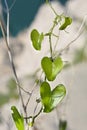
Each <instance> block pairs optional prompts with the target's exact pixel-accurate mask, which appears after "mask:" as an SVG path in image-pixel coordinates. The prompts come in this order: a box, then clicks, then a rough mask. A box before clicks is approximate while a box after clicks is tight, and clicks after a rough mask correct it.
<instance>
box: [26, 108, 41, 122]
mask: <svg viewBox="0 0 87 130" xmlns="http://www.w3.org/2000/svg"><path fill="white" fill-rule="evenodd" d="M42 110H43V107H41V109H40V111H39V112H38V113H37V114H36V115H35V116H34V117H33V116H29V117H24V119H30V118H33V119H34V120H35V119H36V118H37V117H38V116H39V115H40V113H41V112H42Z"/></svg>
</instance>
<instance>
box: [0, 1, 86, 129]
mask: <svg viewBox="0 0 87 130" xmlns="http://www.w3.org/2000/svg"><path fill="white" fill-rule="evenodd" d="M7 3H8V7H9V9H10V47H11V50H12V54H13V58H14V63H15V67H16V70H17V74H18V77H19V79H20V82H21V84H22V86H23V87H24V88H25V89H28V90H29V91H30V90H31V89H32V86H33V84H34V81H35V80H36V79H37V77H38V74H37V73H34V72H38V71H37V70H38V67H39V66H40V60H41V58H42V57H43V56H44V55H47V53H48V50H49V45H48V42H47V40H46V39H44V42H43V46H42V50H41V51H40V52H37V51H35V50H34V49H33V47H32V44H31V40H30V32H31V31H32V29H34V28H36V29H38V30H39V32H44V33H46V32H47V31H49V29H50V27H51V26H52V22H53V20H54V14H53V12H52V10H51V9H50V8H49V6H47V5H46V4H45V0H31V1H30V0H26V1H25V0H7ZM51 3H52V6H53V7H54V8H55V10H56V12H57V13H58V14H62V13H64V14H65V15H67V16H70V17H72V19H73V23H72V25H71V26H70V27H69V28H68V29H66V31H67V32H68V33H66V32H64V31H63V32H60V38H59V42H58V46H57V50H60V49H63V48H64V47H65V46H66V45H67V44H68V43H69V42H70V41H72V40H73V39H75V37H76V35H77V32H78V30H79V28H80V27H81V24H82V21H83V20H84V18H86V15H87V1H86V0H83V1H82V0H51ZM0 20H2V21H3V24H4V26H5V27H6V21H7V13H6V4H5V0H0ZM83 29H84V31H83V33H82V34H81V35H80V37H79V38H78V39H77V40H76V41H75V42H73V44H72V45H71V46H70V48H69V49H68V50H67V51H66V52H65V53H64V54H63V55H62V57H63V59H64V61H66V62H67V63H68V66H67V67H66V68H65V69H64V70H63V72H62V73H61V74H60V75H59V76H58V77H57V78H56V80H55V81H54V82H53V83H52V86H54V85H56V84H57V83H63V84H65V86H66V89H67V96H66V98H65V99H64V101H63V103H62V104H60V106H58V108H57V109H56V110H55V111H53V112H52V113H50V114H42V115H41V116H40V117H39V118H38V119H37V120H36V123H35V129H37V130H40V129H42V130H46V129H50V130H60V129H59V127H58V124H59V119H63V120H66V122H67V129H66V130H83V129H85V130H86V129H87V101H86V99H87V93H86V92H87V18H86V19H85V24H84V25H83ZM56 33H57V30H56ZM53 41H54V42H55V39H53ZM38 91H39V87H38V88H37V89H36V91H35V93H34V95H33V97H32V100H31V102H30V103H29V114H31V113H32V107H33V106H34V105H35V99H36V98H37V96H38V95H39V94H38ZM24 98H25V100H26V96H25V95H24ZM32 102H33V104H32ZM12 105H16V106H17V107H18V108H19V110H20V111H22V109H21V103H20V100H19V96H18V93H17V90H16V83H15V81H14V76H13V73H12V70H11V65H10V62H9V57H8V53H7V48H6V45H5V42H4V39H3V37H2V33H1V30H0V130H1V129H2V130H15V129H16V128H15V127H14V124H13V121H12V118H11V110H10V108H11V106H12ZM43 120H44V121H43ZM48 120H49V122H48ZM39 124H40V125H39ZM63 130H65V129H63Z"/></svg>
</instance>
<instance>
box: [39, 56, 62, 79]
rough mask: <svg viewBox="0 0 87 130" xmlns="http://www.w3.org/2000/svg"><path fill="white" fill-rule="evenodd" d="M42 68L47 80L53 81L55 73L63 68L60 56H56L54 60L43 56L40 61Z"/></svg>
mask: <svg viewBox="0 0 87 130" xmlns="http://www.w3.org/2000/svg"><path fill="white" fill-rule="evenodd" d="M41 65H42V69H43V71H44V72H45V75H46V78H47V79H48V80H49V81H53V80H54V79H55V78H56V76H57V74H58V73H59V72H60V71H61V70H62V68H63V61H62V59H61V58H60V57H57V58H56V59H55V60H54V61H52V60H51V59H50V58H48V57H44V58H43V59H42V61H41Z"/></svg>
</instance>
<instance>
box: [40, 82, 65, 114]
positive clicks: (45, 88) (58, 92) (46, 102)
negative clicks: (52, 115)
mask: <svg viewBox="0 0 87 130" xmlns="http://www.w3.org/2000/svg"><path fill="white" fill-rule="evenodd" d="M65 94H66V89H65V87H64V85H62V84H59V85H58V86H56V87H55V88H54V89H53V90H52V91H51V88H50V85H49V84H48V83H47V82H43V83H42V84H41V86H40V96H41V102H42V104H43V106H44V112H46V113H49V112H51V111H52V110H53V109H54V108H55V107H56V106H57V105H58V104H59V103H60V102H61V100H62V99H63V98H64V96H65Z"/></svg>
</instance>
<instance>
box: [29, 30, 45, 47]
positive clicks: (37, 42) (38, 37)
mask: <svg viewBox="0 0 87 130" xmlns="http://www.w3.org/2000/svg"><path fill="white" fill-rule="evenodd" d="M43 39H44V35H43V33H41V34H40V33H39V32H38V31H37V30H36V29H33V30H32V32H31V41H32V44H33V47H34V48H35V49H36V50H41V43H42V41H43Z"/></svg>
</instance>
